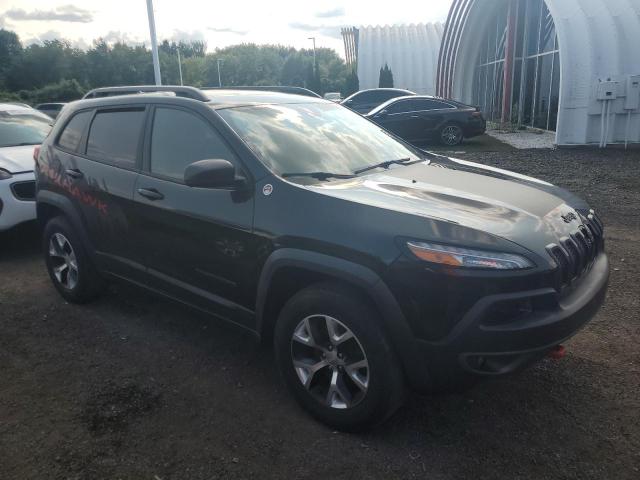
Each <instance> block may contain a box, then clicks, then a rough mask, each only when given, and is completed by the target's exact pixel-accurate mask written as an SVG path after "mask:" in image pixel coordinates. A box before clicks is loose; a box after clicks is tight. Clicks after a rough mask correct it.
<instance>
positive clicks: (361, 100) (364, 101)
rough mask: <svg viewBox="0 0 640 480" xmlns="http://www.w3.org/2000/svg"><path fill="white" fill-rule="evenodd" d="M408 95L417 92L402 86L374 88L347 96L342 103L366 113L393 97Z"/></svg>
mask: <svg viewBox="0 0 640 480" xmlns="http://www.w3.org/2000/svg"><path fill="white" fill-rule="evenodd" d="M407 95H415V93H413V92H411V91H409V90H403V89H401V88H372V89H370V90H360V91H359V92H356V93H354V94H353V95H351V96H349V97H347V98H345V99H344V100H343V101H342V102H341V104H342V105H344V106H345V107H347V108H350V109H351V110H353V111H354V112H358V113H361V114H365V113H369V112H370V111H371V110H373V109H374V108H376V107H377V106H378V105H381V104H383V103H385V102H386V101H388V100H391V99H392V98H397V97H406V96H407Z"/></svg>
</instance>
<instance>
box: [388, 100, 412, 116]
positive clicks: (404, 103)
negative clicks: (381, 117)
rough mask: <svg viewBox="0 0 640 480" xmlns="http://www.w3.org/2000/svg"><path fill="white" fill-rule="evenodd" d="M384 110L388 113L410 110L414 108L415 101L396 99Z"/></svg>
mask: <svg viewBox="0 0 640 480" xmlns="http://www.w3.org/2000/svg"><path fill="white" fill-rule="evenodd" d="M386 110H387V112H389V113H403V112H411V111H414V110H415V103H414V101H413V100H398V101H397V102H395V103H392V104H391V105H389V106H388V107H387V108H386Z"/></svg>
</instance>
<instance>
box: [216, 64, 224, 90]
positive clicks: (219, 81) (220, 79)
mask: <svg viewBox="0 0 640 480" xmlns="http://www.w3.org/2000/svg"><path fill="white" fill-rule="evenodd" d="M222 62H224V60H222V59H221V58H218V59H216V63H217V64H218V86H219V87H221V86H222V77H221V76H220V64H221V63H222Z"/></svg>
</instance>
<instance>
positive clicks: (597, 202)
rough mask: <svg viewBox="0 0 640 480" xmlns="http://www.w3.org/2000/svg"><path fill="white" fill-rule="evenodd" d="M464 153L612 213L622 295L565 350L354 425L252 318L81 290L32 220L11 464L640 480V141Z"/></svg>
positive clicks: (1, 270)
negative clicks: (69, 290)
mask: <svg viewBox="0 0 640 480" xmlns="http://www.w3.org/2000/svg"><path fill="white" fill-rule="evenodd" d="M461 156H463V157H465V158H467V159H470V160H476V161H480V162H483V163H487V164H491V165H496V166H500V167H506V168H510V169H513V170H516V171H519V172H523V173H527V174H531V175H535V176H539V177H542V178H544V179H547V180H550V181H553V182H555V183H557V184H560V185H563V186H566V187H568V188H570V189H572V190H574V191H576V192H578V193H580V194H581V195H583V196H585V197H587V198H588V199H589V200H590V201H591V203H592V204H593V205H594V206H595V207H596V208H597V209H598V210H599V212H600V213H601V215H602V217H603V218H604V219H605V221H606V224H607V227H608V240H607V241H608V250H609V252H610V255H611V261H612V278H611V288H610V291H609V298H608V301H607V303H606V306H605V307H604V309H603V310H602V311H601V312H600V314H599V315H598V316H597V317H596V318H595V319H594V320H593V322H592V323H591V324H590V325H589V326H588V328H586V330H584V331H582V332H581V333H580V334H579V335H578V336H577V337H575V338H574V339H573V340H572V341H570V342H569V344H568V355H567V357H565V359H563V360H561V361H552V360H545V361H544V362H542V363H541V364H540V365H538V366H536V367H534V368H532V369H529V370H527V371H525V372H522V373H520V374H518V375H516V376H513V377H510V378H507V379H503V380H499V381H493V382H488V383H484V384H481V385H479V386H477V387H476V388H474V389H473V390H471V391H469V392H468V393H466V394H461V395H447V396H437V397H420V396H417V395H414V396H412V397H411V398H410V399H409V401H408V403H407V405H406V407H405V408H403V409H402V410H401V411H400V412H399V413H398V414H397V415H396V416H395V417H394V418H393V419H392V420H391V421H390V422H389V423H387V424H386V425H384V426H383V427H381V428H379V429H377V430H376V431H374V432H371V433H368V434H366V435H346V434H341V433H336V432H333V431H331V430H329V429H327V428H325V427H324V426H322V425H319V424H317V423H315V422H314V421H312V420H310V419H309V418H308V417H307V416H306V415H305V414H304V413H303V412H302V411H301V410H300V409H299V408H298V407H297V406H296V404H294V402H293V400H292V399H291V397H290V396H289V395H288V394H287V392H286V391H285V390H284V388H283V387H282V386H281V384H280V383H279V381H278V377H277V375H276V372H275V369H274V367H273V360H272V355H271V353H270V352H269V351H268V350H267V349H263V348H260V347H259V346H258V345H256V344H255V343H254V342H253V341H252V340H251V339H250V338H249V337H248V336H246V334H244V333H239V332H237V331H235V330H232V329H231V328H228V327H223V326H220V325H218V324H216V323H215V322H214V321H212V320H209V319H207V318H205V317H203V316H200V315H198V314H195V313H192V312H187V311H184V310H182V309H180V308H179V307H176V306H175V305H173V304H171V303H169V302H166V301H164V300H158V299H157V298H154V297H151V296H149V295H146V294H143V293H141V292H139V291H136V290H131V289H130V288H129V287H124V286H114V287H113V288H112V289H111V290H110V292H109V293H108V294H107V295H105V296H104V298H102V299H101V300H100V301H98V302H97V303H95V304H92V305H88V306H75V305H69V304H66V303H65V302H64V301H62V299H61V298H60V297H59V296H58V295H57V294H56V292H55V291H54V289H53V287H52V286H51V284H50V282H49V279H48V278H47V276H46V273H45V270H44V265H43V262H42V260H41V257H40V254H39V246H38V243H39V240H38V238H37V232H36V231H35V229H33V228H21V229H19V230H17V231H14V232H12V233H11V234H9V235H2V236H0V478H1V479H20V480H22V479H54V478H69V479H101V478H109V479H149V480H157V479H162V480H166V479H215V478H219V479H222V478H234V479H235V478H278V479H282V478H301V479H304V478H308V479H311V478H384V479H389V478H421V479H426V478H428V479H454V478H455V479H460V478H473V479H493V478H505V479H520V478H537V479H542V478H545V479H547V478H562V479H568V478H576V479H577V478H580V479H582V478H593V479H616V480H622V479H635V480H637V479H638V478H640V315H639V314H638V312H639V307H640V305H639V300H638V297H639V293H640V281H639V280H640V275H639V272H640V267H639V266H638V262H640V217H639V215H640V152H639V151H638V150H636V151H634V152H628V153H625V152H623V151H607V152H606V153H605V154H601V153H599V152H597V151H589V150H572V151H557V152H549V151H513V152H500V153H486V152H483V153H476V154H466V155H461Z"/></svg>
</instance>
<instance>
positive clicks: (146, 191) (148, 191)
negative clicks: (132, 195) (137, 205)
mask: <svg viewBox="0 0 640 480" xmlns="http://www.w3.org/2000/svg"><path fill="white" fill-rule="evenodd" d="M138 193H139V194H140V195H142V196H143V197H145V198H148V199H149V200H162V199H163V198H164V195H163V194H161V193H160V192H159V191H157V190H156V189H155V188H139V189H138Z"/></svg>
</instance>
